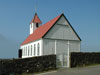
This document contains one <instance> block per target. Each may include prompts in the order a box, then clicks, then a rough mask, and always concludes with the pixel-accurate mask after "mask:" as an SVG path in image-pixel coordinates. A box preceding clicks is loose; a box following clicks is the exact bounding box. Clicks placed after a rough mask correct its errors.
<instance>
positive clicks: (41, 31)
mask: <svg viewBox="0 0 100 75" xmlns="http://www.w3.org/2000/svg"><path fill="white" fill-rule="evenodd" d="M60 16H61V15H59V16H57V17H55V18H54V19H52V20H50V21H49V22H47V23H45V24H44V25H41V26H40V27H39V28H37V29H36V30H35V31H34V32H33V34H31V35H29V36H28V37H27V38H26V40H24V42H23V43H22V44H21V45H24V44H27V43H30V42H33V41H35V40H38V39H40V38H42V37H43V36H44V35H45V34H46V33H47V32H48V31H49V30H50V28H51V27H52V26H53V25H54V24H55V23H56V21H57V20H58V19H59V18H60Z"/></svg>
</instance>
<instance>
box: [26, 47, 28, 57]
mask: <svg viewBox="0 0 100 75" xmlns="http://www.w3.org/2000/svg"><path fill="white" fill-rule="evenodd" d="M27 55H28V54H27V47H26V56H27Z"/></svg>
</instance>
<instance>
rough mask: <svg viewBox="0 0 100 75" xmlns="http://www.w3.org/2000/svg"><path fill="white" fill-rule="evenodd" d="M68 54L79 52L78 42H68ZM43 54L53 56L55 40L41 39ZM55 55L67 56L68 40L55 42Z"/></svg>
mask: <svg viewBox="0 0 100 75" xmlns="http://www.w3.org/2000/svg"><path fill="white" fill-rule="evenodd" d="M69 43H70V44H69V51H70V52H80V43H81V42H80V41H69ZM43 54H44V55H48V54H55V40H53V39H43ZM56 54H66V55H67V54H68V40H56Z"/></svg>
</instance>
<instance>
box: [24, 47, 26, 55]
mask: <svg viewBox="0 0 100 75" xmlns="http://www.w3.org/2000/svg"><path fill="white" fill-rule="evenodd" d="M25 55H26V54H25V47H24V56H25Z"/></svg>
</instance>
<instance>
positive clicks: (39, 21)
mask: <svg viewBox="0 0 100 75" xmlns="http://www.w3.org/2000/svg"><path fill="white" fill-rule="evenodd" d="M31 23H39V24H41V23H42V22H41V20H40V19H39V17H38V15H37V13H35V15H34V18H33V19H32V21H31Z"/></svg>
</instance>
